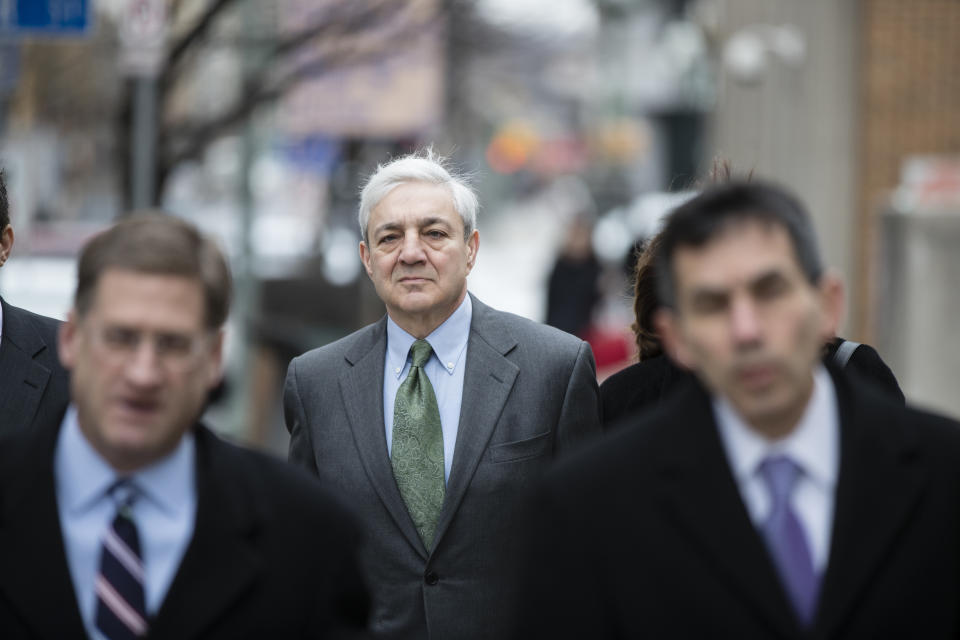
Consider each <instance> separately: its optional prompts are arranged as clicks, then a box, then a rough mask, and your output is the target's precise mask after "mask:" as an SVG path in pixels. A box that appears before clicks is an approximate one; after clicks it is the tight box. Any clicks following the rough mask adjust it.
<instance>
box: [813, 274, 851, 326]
mask: <svg viewBox="0 0 960 640" xmlns="http://www.w3.org/2000/svg"><path fill="white" fill-rule="evenodd" d="M817 291H818V295H819V297H820V307H821V310H822V314H821V315H822V320H821V326H820V331H821V334H822V335H821V337H822V338H823V341H824V342H828V341H830V340H833V339H834V338H835V337H836V335H837V332H838V331H840V325H841V323H842V322H843V315H844V313H845V311H846V302H845V300H846V296H845V291H844V286H843V280H841V279H840V275H839V274H838V273H837V272H835V271H833V270H828V271H826V272H825V273H824V274H823V276H822V277H821V278H820V284H819V285H818V286H817Z"/></svg>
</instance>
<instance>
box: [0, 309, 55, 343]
mask: <svg viewBox="0 0 960 640" xmlns="http://www.w3.org/2000/svg"><path fill="white" fill-rule="evenodd" d="M3 315H4V318H5V319H4V322H3V324H4V328H6V327H7V322H8V320H7V318H10V319H11V320H12V319H14V318H18V319H20V320H21V321H22V322H29V323H31V324H33V325H34V326H35V327H36V328H37V330H38V331H40V332H41V333H42V334H43V336H44V337H45V338H46V337H51V336H52V337H53V338H54V339H56V335H57V330H58V329H59V327H60V325H61V322H60V321H59V320H57V319H56V318H50V317H47V316H42V315H40V314H39V313H34V312H33V311H28V310H26V309H21V308H20V307H15V306H13V305H10V304H4V305H3Z"/></svg>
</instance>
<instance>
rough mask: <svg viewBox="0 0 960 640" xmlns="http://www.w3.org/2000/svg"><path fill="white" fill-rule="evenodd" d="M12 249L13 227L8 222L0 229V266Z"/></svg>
mask: <svg viewBox="0 0 960 640" xmlns="http://www.w3.org/2000/svg"><path fill="white" fill-rule="evenodd" d="M12 249H13V227H11V226H10V225H9V224H8V225H7V226H5V227H4V228H3V231H0V267H2V266H3V263H4V262H6V261H7V258H9V257H10V251H11V250H12Z"/></svg>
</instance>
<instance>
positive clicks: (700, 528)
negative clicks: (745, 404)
mask: <svg viewBox="0 0 960 640" xmlns="http://www.w3.org/2000/svg"><path fill="white" fill-rule="evenodd" d="M692 386H693V385H692V384H691V388H692ZM697 388H698V389H699V385H697ZM669 403H670V405H669V408H664V409H663V412H662V413H661V414H660V415H663V416H668V415H669V416H676V417H675V418H669V420H670V422H671V424H670V425H669V428H668V429H667V434H668V435H667V437H668V438H670V439H671V440H672V441H673V442H672V443H671V444H670V445H669V446H664V447H662V450H663V451H668V452H670V454H669V456H668V457H665V458H663V459H662V466H661V469H660V475H661V476H662V480H661V482H660V486H661V503H662V507H663V509H664V511H665V513H666V514H667V518H668V519H669V520H672V521H673V522H674V523H675V525H676V526H677V527H678V528H679V529H680V531H681V532H682V533H683V534H685V537H686V538H687V539H688V540H689V541H690V542H691V543H692V544H693V546H694V547H695V548H697V549H699V551H700V552H701V553H702V556H703V558H704V560H705V564H706V566H707V567H708V568H712V570H714V571H715V572H716V573H717V574H718V575H719V576H720V577H721V578H722V579H723V580H725V581H726V582H727V584H728V585H729V586H730V590H731V593H736V594H738V595H739V596H740V597H741V598H742V599H743V600H744V601H745V602H746V603H748V604H749V605H750V606H751V607H752V608H753V609H754V610H755V611H756V612H757V614H758V616H759V617H761V618H762V619H764V620H766V621H767V623H768V624H769V626H770V629H771V632H773V633H772V634H771V636H773V635H774V634H776V635H779V636H783V637H794V636H796V635H797V633H798V630H797V626H796V623H795V618H794V614H793V611H792V610H791V608H790V605H789V603H788V601H787V599H786V596H785V594H784V592H783V589H782V587H781V585H780V581H779V579H778V577H777V575H776V573H775V570H774V568H773V565H772V564H771V562H770V559H769V557H768V555H767V553H766V550H765V549H764V547H763V542H762V540H761V538H760V535H759V534H758V533H757V531H756V529H755V528H754V526H753V524H752V522H751V521H750V516H749V514H748V513H747V510H746V507H745V506H744V504H743V500H742V499H741V497H740V491H739V489H738V487H737V485H736V481H735V480H734V478H733V474H732V472H731V470H730V466H729V464H728V462H727V457H726V453H725V452H724V450H723V445H722V443H721V442H720V437H719V435H718V433H717V427H716V423H715V420H714V416H713V412H712V410H711V407H710V402H709V398H708V397H707V395H706V393H705V392H703V391H702V390H698V391H696V392H691V393H679V394H676V395H675V396H674V397H673V398H672V399H671V400H670V401H669Z"/></svg>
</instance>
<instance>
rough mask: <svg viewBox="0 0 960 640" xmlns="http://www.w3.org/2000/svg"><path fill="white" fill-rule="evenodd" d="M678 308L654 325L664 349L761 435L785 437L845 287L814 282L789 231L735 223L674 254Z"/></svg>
mask: <svg viewBox="0 0 960 640" xmlns="http://www.w3.org/2000/svg"><path fill="white" fill-rule="evenodd" d="M673 270H674V276H675V283H676V284H675V286H676V309H675V311H672V312H671V311H666V310H664V311H661V312H660V313H659V314H658V326H659V328H660V331H661V336H662V337H663V338H664V342H665V344H666V346H667V348H668V350H669V352H670V353H671V354H672V355H673V356H674V358H675V359H677V360H678V361H679V362H680V363H681V364H684V365H685V366H687V367H689V368H691V369H693V370H694V371H696V372H697V373H698V375H699V376H700V378H701V379H702V380H703V381H704V383H705V384H706V385H707V387H709V388H710V390H711V391H712V392H714V393H719V394H722V395H724V396H725V397H726V398H727V399H728V400H729V401H730V402H731V403H732V404H733V406H734V407H735V408H736V409H737V410H738V411H739V412H740V414H741V415H742V416H743V417H744V418H745V419H746V420H747V422H748V423H750V424H751V426H753V427H754V428H756V429H758V430H759V431H761V432H762V433H765V434H766V435H767V436H768V437H778V436H782V435H785V434H786V433H788V432H789V431H790V430H791V429H792V428H793V426H794V425H795V424H796V421H797V420H799V418H800V417H801V415H802V413H803V411H804V409H805V407H806V404H807V401H808V399H809V397H810V393H811V390H812V386H813V377H812V372H813V367H814V365H815V363H816V362H817V361H818V359H819V357H820V353H821V350H822V347H823V344H824V343H825V342H826V340H828V339H830V338H832V337H833V335H834V333H835V331H836V329H837V323H838V321H839V317H840V312H841V308H842V295H843V291H842V286H841V285H840V283H839V281H838V280H837V279H836V278H835V277H833V276H832V275H829V274H827V275H824V276H823V278H822V281H821V284H820V285H818V286H814V285H811V284H810V283H809V281H808V280H807V279H806V277H805V276H804V274H803V272H802V271H801V269H800V265H799V263H798V261H797V258H796V254H795V251H794V249H793V245H792V244H791V241H790V237H789V235H788V234H787V232H786V230H784V229H783V228H782V227H779V226H772V225H771V226H766V225H763V224H760V223H757V222H749V221H748V222H744V223H740V224H734V225H733V226H731V227H730V228H729V229H727V230H725V231H723V232H722V233H721V235H719V236H718V237H716V238H714V239H713V240H711V241H710V242H708V243H707V244H706V245H705V246H702V247H679V248H678V249H677V251H676V253H675V254H674V258H673Z"/></svg>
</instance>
